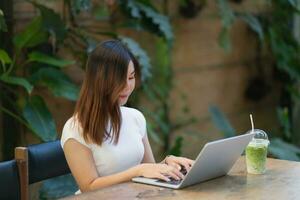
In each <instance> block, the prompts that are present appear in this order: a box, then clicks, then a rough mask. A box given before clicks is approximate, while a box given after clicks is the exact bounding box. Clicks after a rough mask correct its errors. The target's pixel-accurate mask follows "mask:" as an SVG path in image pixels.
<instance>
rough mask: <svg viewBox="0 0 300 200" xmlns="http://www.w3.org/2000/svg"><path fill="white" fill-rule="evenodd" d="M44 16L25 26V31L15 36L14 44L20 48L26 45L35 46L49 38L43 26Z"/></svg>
mask: <svg viewBox="0 0 300 200" xmlns="http://www.w3.org/2000/svg"><path fill="white" fill-rule="evenodd" d="M42 26H43V25H42V17H41V16H39V17H36V18H34V19H33V20H32V21H31V23H30V24H29V25H28V26H26V27H25V29H24V31H22V32H20V33H19V34H17V35H16V36H15V37H14V39H13V40H14V44H15V46H16V47H17V48H18V49H22V48H24V47H33V46H36V45H38V44H41V43H43V42H46V41H47V39H48V34H47V32H46V31H44V29H43V27H42Z"/></svg>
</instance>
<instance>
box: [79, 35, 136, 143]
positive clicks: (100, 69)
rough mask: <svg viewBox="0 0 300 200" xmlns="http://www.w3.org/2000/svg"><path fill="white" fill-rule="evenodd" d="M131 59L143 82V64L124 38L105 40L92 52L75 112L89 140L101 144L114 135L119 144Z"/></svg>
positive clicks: (115, 141) (114, 139)
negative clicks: (121, 101) (122, 101)
mask: <svg viewBox="0 0 300 200" xmlns="http://www.w3.org/2000/svg"><path fill="white" fill-rule="evenodd" d="M130 61H132V62H133V64H134V70H135V76H136V78H137V82H139V81H140V68H139V64H138V62H137V60H136V59H135V58H134V56H133V55H132V53H131V52H130V51H129V50H128V49H127V48H126V46H124V45H123V44H122V43H121V42H120V41H118V40H108V41H104V42H102V43H101V44H99V45H98V46H97V47H96V48H95V49H94V50H93V51H92V52H91V54H90V55H89V57H88V61H87V65H86V74H85V79H84V81H83V84H82V87H81V90H80V95H79V99H78V101H77V104H76V107H75V111H74V117H76V121H77V122H79V125H80V127H81V129H82V134H83V138H84V140H85V141H86V142H89V143H90V142H91V143H94V144H98V145H101V144H102V142H103V141H104V140H106V139H108V138H110V139H111V141H113V142H114V144H117V143H118V140H119V134H120V128H121V123H122V118H121V111H120V105H119V101H118V98H119V94H120V92H121V91H122V89H123V88H124V87H125V86H126V84H127V83H126V82H127V70H128V65H129V62H130ZM109 125H110V126H109ZM108 129H109V130H108Z"/></svg>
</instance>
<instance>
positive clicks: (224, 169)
mask: <svg viewBox="0 0 300 200" xmlns="http://www.w3.org/2000/svg"><path fill="white" fill-rule="evenodd" d="M253 136H254V133H248V134H244V135H239V136H235V137H230V138H226V139H221V140H217V141H213V142H209V143H207V144H205V146H204V147H203V149H202V150H201V152H200V153H199V155H198V156H197V158H196V160H195V163H194V165H193V166H192V168H191V169H190V171H189V172H188V173H187V174H186V175H185V177H184V179H182V180H180V181H176V180H171V181H170V182H166V181H163V180H160V179H153V178H144V177H135V178H133V179H132V181H133V182H136V183H144V184H150V185H156V186H162V187H167V188H173V189H180V188H184V187H187V186H190V185H194V184H196V183H200V182H203V181H207V180H210V179H213V178H217V177H220V176H224V175H226V174H227V173H228V172H229V170H230V169H231V168H232V166H233V165H234V163H235V162H236V161H237V159H238V158H239V157H240V155H241V154H242V153H243V151H244V149H245V148H246V146H247V145H248V143H249V142H250V141H251V139H252V138H253Z"/></svg>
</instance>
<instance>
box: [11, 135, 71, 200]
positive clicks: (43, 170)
mask: <svg viewBox="0 0 300 200" xmlns="http://www.w3.org/2000/svg"><path fill="white" fill-rule="evenodd" d="M16 160H17V161H18V166H19V172H20V181H21V183H22V184H21V192H22V193H23V194H24V198H22V199H25V200H27V199H28V196H29V192H28V188H29V187H28V186H29V184H32V183H36V182H39V181H42V180H46V179H48V178H53V177H57V176H61V175H65V174H68V173H70V169H69V166H68V164H67V161H66V158H65V155H64V152H63V149H62V147H61V145H60V141H59V140H56V141H54V142H47V143H41V144H35V145H30V146H28V147H17V148H16ZM22 196H23V195H22Z"/></svg>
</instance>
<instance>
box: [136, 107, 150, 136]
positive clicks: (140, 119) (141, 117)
mask: <svg viewBox="0 0 300 200" xmlns="http://www.w3.org/2000/svg"><path fill="white" fill-rule="evenodd" d="M134 110H135V111H136V112H135V115H136V120H137V123H138V126H139V129H140V133H141V135H142V137H145V135H146V134H147V124H146V119H145V117H144V115H143V113H141V112H140V111H139V110H136V109H134Z"/></svg>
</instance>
